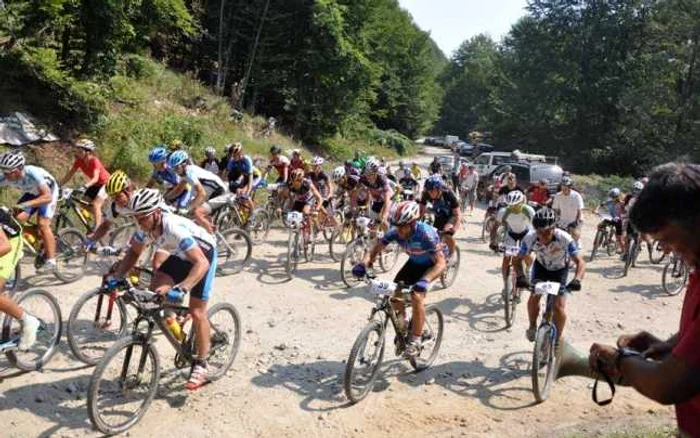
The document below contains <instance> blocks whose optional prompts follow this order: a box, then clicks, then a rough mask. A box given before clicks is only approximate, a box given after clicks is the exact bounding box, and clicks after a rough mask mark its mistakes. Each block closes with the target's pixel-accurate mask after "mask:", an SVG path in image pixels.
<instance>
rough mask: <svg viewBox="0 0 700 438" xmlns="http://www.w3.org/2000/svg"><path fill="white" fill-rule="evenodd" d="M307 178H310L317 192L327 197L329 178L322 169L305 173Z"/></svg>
mask: <svg viewBox="0 0 700 438" xmlns="http://www.w3.org/2000/svg"><path fill="white" fill-rule="evenodd" d="M307 178H309V179H310V180H311V182H312V183H314V185H315V186H316V188H317V189H318V191H319V192H321V196H322V197H324V198H325V197H327V196H328V195H329V194H330V193H329V188H330V187H329V184H330V180H331V179H330V178H329V177H328V175H327V174H326V172H324V171H320V172H318V173H316V172H311V173H309V174H308V175H307Z"/></svg>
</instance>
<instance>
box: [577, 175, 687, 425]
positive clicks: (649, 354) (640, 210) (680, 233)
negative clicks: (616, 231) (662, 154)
mask: <svg viewBox="0 0 700 438" xmlns="http://www.w3.org/2000/svg"><path fill="white" fill-rule="evenodd" d="M698 205H700V165H697V164H680V163H669V164H665V165H663V166H660V167H657V168H656V169H655V170H654V172H653V173H652V174H651V175H650V177H649V183H648V184H647V185H646V187H645V188H644V189H643V190H642V192H641V193H640V194H639V198H638V199H637V202H636V203H635V204H634V206H633V207H632V210H631V211H630V220H631V221H632V223H633V224H634V226H635V227H636V228H637V229H638V230H639V231H640V232H642V233H649V234H650V235H651V236H652V237H653V238H654V239H658V240H659V241H660V242H662V244H663V245H664V246H666V247H669V248H670V249H671V250H673V251H674V252H675V253H676V254H678V255H679V256H680V257H681V258H682V259H683V261H684V262H685V263H687V264H688V266H690V267H691V268H692V269H697V268H698V267H699V266H700V235H698V233H697V224H698V223H700V210H699V209H698ZM699 345H700V277H698V271H693V272H692V273H691V275H690V282H689V285H688V289H687V291H686V294H685V299H684V300H683V310H682V311H681V317H680V329H679V331H678V333H677V334H675V335H673V336H671V337H670V338H669V339H668V340H666V341H662V340H660V339H659V338H657V337H655V336H653V335H651V334H649V333H647V332H641V333H637V334H634V335H626V336H621V337H620V338H619V339H618V341H617V348H615V347H612V346H608V345H601V344H593V345H592V346H591V349H590V356H589V362H590V364H591V366H592V367H593V368H596V369H602V370H603V371H606V372H607V373H608V374H609V375H610V377H613V378H617V377H622V378H623V379H624V381H625V382H627V383H629V384H630V385H631V386H632V387H633V388H635V389H636V390H637V391H639V392H640V393H641V394H643V395H645V396H646V397H649V398H651V399H652V400H655V401H657V402H659V403H662V404H667V405H670V404H674V405H675V407H676V419H677V422H678V428H679V429H680V432H681V436H693V437H698V436H700V348H698V346H699Z"/></svg>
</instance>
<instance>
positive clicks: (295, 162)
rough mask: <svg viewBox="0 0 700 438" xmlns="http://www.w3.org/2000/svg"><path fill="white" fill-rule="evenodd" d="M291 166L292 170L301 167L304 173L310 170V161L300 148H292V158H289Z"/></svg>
mask: <svg viewBox="0 0 700 438" xmlns="http://www.w3.org/2000/svg"><path fill="white" fill-rule="evenodd" d="M289 168H290V169H291V170H294V169H301V170H303V171H304V173H308V172H309V163H307V162H306V160H304V158H303V157H302V156H301V151H300V150H299V149H292V158H291V159H290V160H289Z"/></svg>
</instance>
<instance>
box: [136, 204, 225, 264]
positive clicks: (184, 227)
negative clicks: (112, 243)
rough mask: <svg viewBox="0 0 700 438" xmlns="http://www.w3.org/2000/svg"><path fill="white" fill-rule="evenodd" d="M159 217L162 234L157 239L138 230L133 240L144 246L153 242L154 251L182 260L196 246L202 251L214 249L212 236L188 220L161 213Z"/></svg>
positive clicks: (214, 243)
mask: <svg viewBox="0 0 700 438" xmlns="http://www.w3.org/2000/svg"><path fill="white" fill-rule="evenodd" d="M161 217H162V230H163V232H162V234H161V235H160V236H159V237H158V238H156V239H154V238H153V237H152V236H151V235H150V234H147V233H146V232H145V231H143V230H139V231H137V232H136V233H134V240H135V241H136V242H138V243H144V244H145V243H148V242H153V245H154V246H155V248H156V249H158V250H161V251H166V252H169V253H170V254H172V255H173V256H175V257H179V258H181V259H183V260H186V259H187V256H186V255H185V253H186V252H187V251H189V250H190V249H192V248H194V247H195V246H197V245H199V246H200V248H201V249H202V251H210V250H211V249H212V248H216V241H215V240H214V236H212V235H211V234H209V233H208V232H207V231H206V230H205V229H204V228H202V227H200V226H199V225H197V224H195V223H194V222H193V221H191V220H190V219H187V218H184V217H182V216H178V215H176V214H173V213H168V212H163V214H162V216H161Z"/></svg>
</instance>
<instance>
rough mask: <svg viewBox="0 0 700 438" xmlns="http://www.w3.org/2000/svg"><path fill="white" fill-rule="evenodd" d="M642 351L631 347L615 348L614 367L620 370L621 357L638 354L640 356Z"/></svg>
mask: <svg viewBox="0 0 700 438" xmlns="http://www.w3.org/2000/svg"><path fill="white" fill-rule="evenodd" d="M641 355H642V353H640V352H638V351H636V350H632V349H631V348H627V347H625V348H620V349H618V350H617V354H616V355H615V368H616V369H617V371H619V372H622V370H621V367H622V359H624V358H626V357H633V356H640V357H641Z"/></svg>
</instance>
